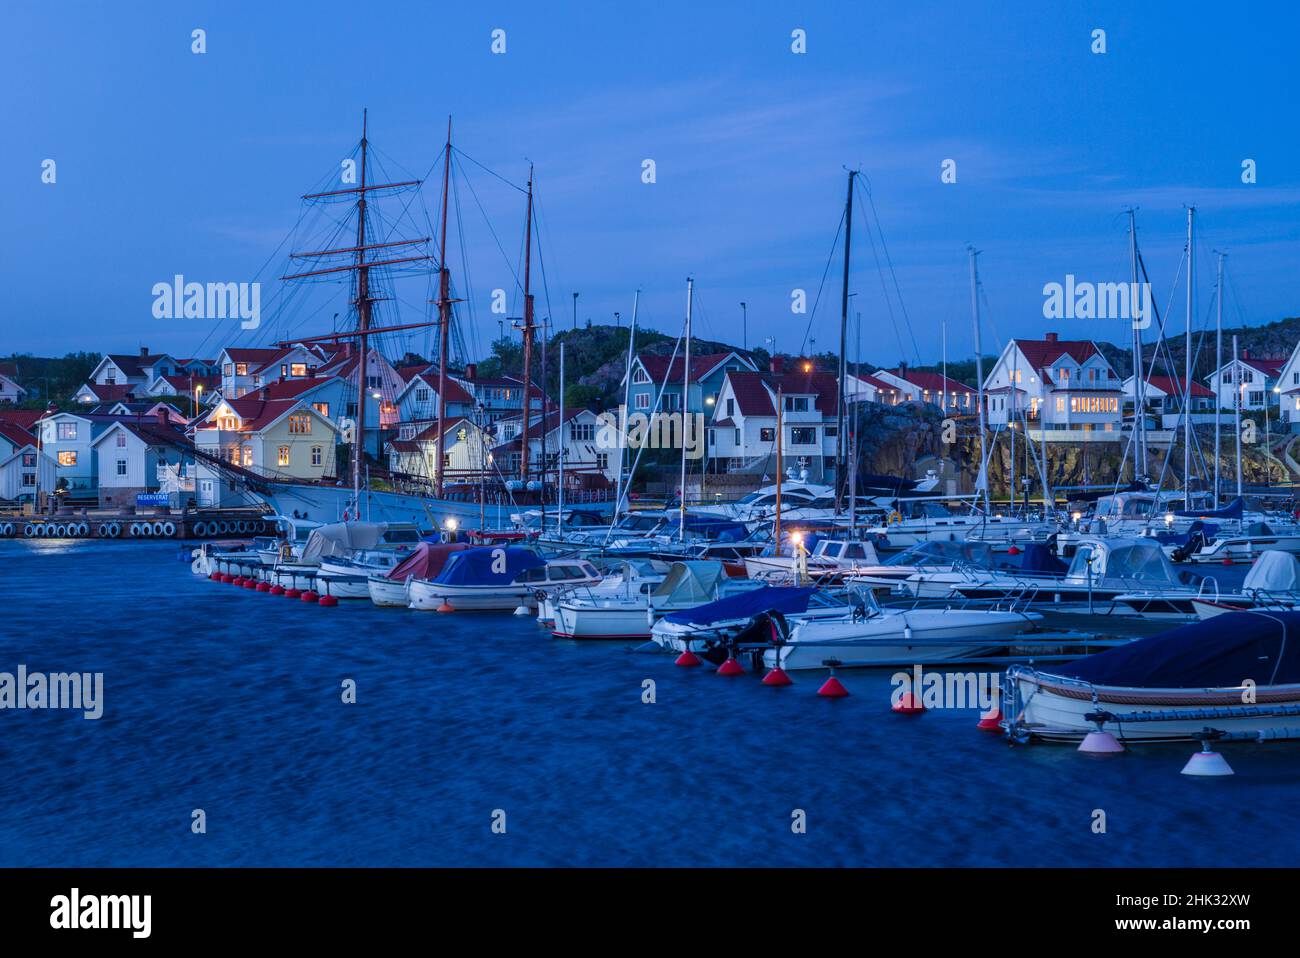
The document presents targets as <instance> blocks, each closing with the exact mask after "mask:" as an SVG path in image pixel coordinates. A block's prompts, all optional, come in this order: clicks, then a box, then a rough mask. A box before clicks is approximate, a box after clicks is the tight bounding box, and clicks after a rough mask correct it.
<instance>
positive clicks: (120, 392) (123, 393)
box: [85, 370, 136, 402]
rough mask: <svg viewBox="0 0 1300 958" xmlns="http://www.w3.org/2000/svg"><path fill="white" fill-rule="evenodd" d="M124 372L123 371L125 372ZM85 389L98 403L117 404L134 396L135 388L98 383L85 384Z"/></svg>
mask: <svg viewBox="0 0 1300 958" xmlns="http://www.w3.org/2000/svg"><path fill="white" fill-rule="evenodd" d="M125 371H126V370H123V372H125ZM85 388H86V389H89V390H90V391H91V392H92V393H94V395H95V398H96V399H98V400H99V401H100V402H117V401H119V400H123V399H131V398H133V397H134V396H135V388H136V387H135V386H130V385H123V384H121V383H115V384H113V385H111V386H110V385H107V384H100V383H86V385H85Z"/></svg>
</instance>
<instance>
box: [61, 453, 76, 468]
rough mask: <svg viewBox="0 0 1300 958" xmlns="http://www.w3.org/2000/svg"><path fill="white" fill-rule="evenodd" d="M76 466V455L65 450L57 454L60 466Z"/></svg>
mask: <svg viewBox="0 0 1300 958" xmlns="http://www.w3.org/2000/svg"><path fill="white" fill-rule="evenodd" d="M76 464H77V454H76V453H75V452H72V451H71V450H67V449H65V450H64V451H63V452H60V453H59V465H60V466H75V465H76Z"/></svg>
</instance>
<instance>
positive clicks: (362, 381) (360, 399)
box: [352, 110, 370, 519]
mask: <svg viewBox="0 0 1300 958" xmlns="http://www.w3.org/2000/svg"><path fill="white" fill-rule="evenodd" d="M367 121H368V117H367V111H364V110H363V111H362V113H361V184H360V186H361V190H360V192H359V193H358V196H357V317H358V323H357V331H358V333H359V334H360V335H359V337H358V341H357V351H358V355H357V427H356V430H355V435H354V437H353V438H354V440H355V441H354V442H353V444H352V494H353V505H354V507H355V514H356V517H357V518H358V519H360V518H361V461H362V458H363V457H364V456H365V448H366V374H367V372H368V371H369V364H368V363H367V362H366V358H367V357H368V356H369V347H370V337H369V335H368V334H367V331H368V330H369V329H370V268H369V267H368V266H366V265H365V263H366V153H367V150H368V146H369V144H368V142H367V140H366V132H367V126H368V122H367Z"/></svg>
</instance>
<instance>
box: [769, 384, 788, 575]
mask: <svg viewBox="0 0 1300 958" xmlns="http://www.w3.org/2000/svg"><path fill="white" fill-rule="evenodd" d="M782 405H783V401H782V399H781V387H780V385H779V384H778V385H777V387H776V518H775V519H774V520H773V522H772V541H773V542H774V543H775V547H774V549H773V552H772V554H773V555H778V556H779V555H780V554H781V469H782V465H781V440H782V435H781V434H782V432H783V430H784V429H785V417H784V415H783V413H782V408H781V407H782Z"/></svg>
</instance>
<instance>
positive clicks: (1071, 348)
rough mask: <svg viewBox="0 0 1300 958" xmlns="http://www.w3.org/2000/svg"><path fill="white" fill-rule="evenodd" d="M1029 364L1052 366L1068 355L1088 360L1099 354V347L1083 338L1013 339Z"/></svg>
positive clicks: (1082, 360) (1039, 367) (1077, 359)
mask: <svg viewBox="0 0 1300 958" xmlns="http://www.w3.org/2000/svg"><path fill="white" fill-rule="evenodd" d="M1013 342H1014V343H1015V344H1016V346H1017V347H1019V349H1020V352H1021V353H1023V354H1024V357H1025V359H1027V360H1029V365H1030V366H1031V367H1033V368H1034V369H1042V368H1044V367H1046V366H1051V365H1052V364H1053V363H1055V362H1056V361H1057V360H1058V359H1060V358H1061V357H1062V356H1065V355H1068V356H1069V357H1070V358H1071V359H1073V360H1074V361H1075V362H1077V363H1083V362H1087V361H1088V360H1089V359H1091V358H1092V357H1093V356H1095V355H1097V353H1098V349H1097V346H1096V344H1095V343H1093V342H1092V341H1091V340H1083V339H1054V338H1053V339H1016V340H1013Z"/></svg>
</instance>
